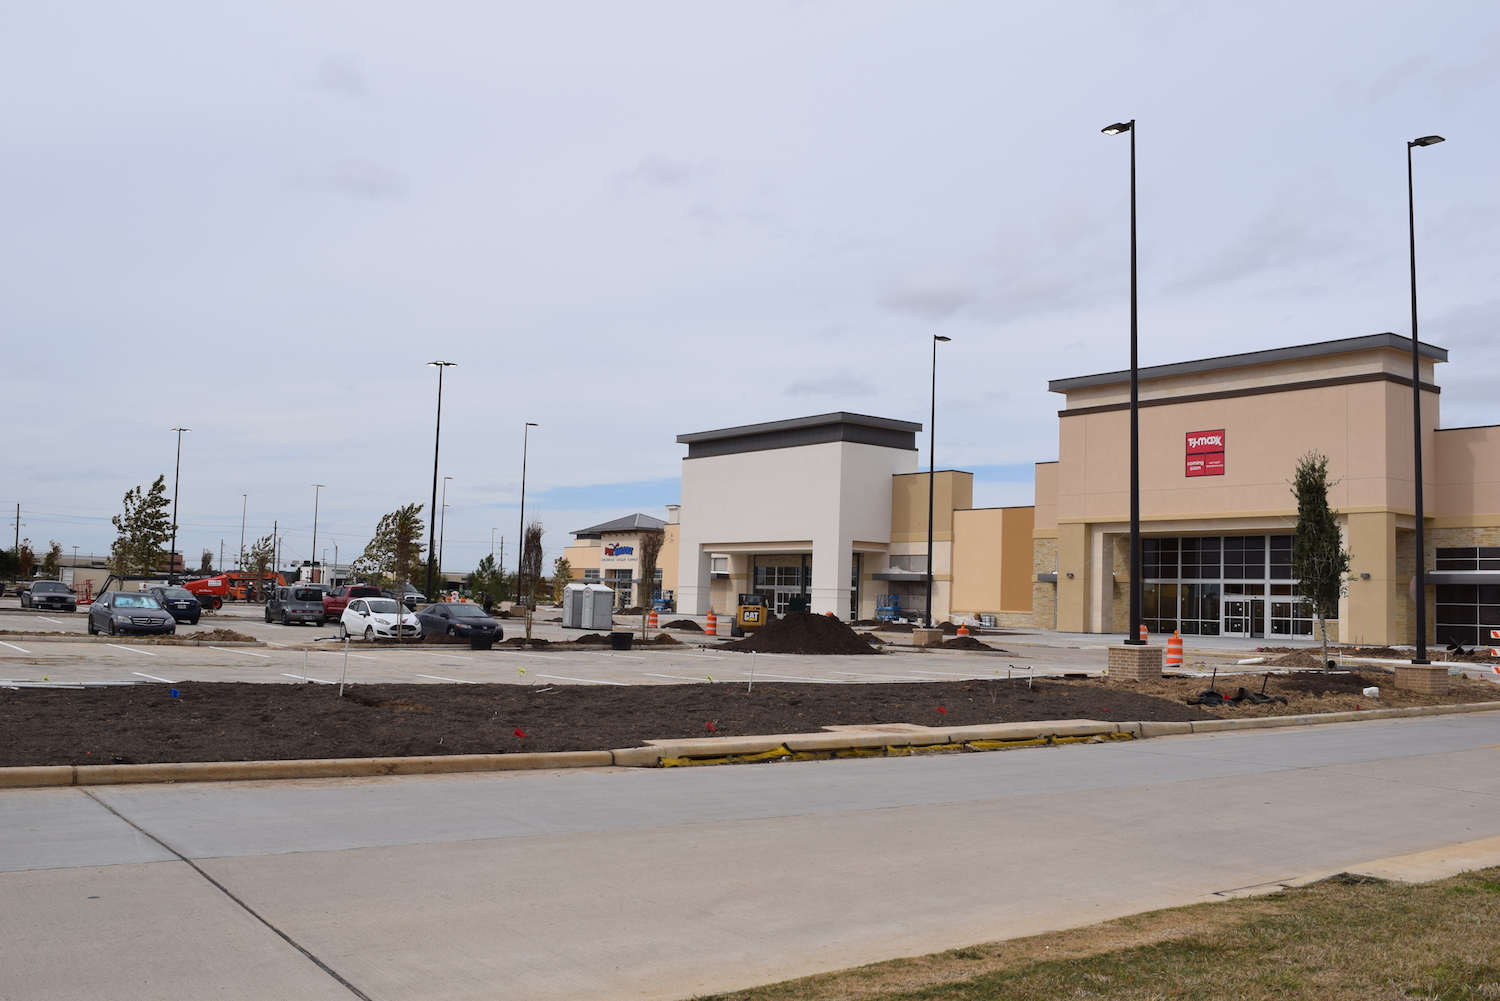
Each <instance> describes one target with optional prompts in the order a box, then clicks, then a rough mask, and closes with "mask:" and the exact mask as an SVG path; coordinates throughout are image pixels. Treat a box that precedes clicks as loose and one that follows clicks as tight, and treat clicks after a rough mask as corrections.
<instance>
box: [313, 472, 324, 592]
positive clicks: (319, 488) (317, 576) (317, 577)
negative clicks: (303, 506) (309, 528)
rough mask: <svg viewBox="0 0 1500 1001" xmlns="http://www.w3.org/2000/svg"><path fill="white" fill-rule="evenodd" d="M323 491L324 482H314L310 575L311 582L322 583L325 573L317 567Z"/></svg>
mask: <svg viewBox="0 0 1500 1001" xmlns="http://www.w3.org/2000/svg"><path fill="white" fill-rule="evenodd" d="M322 493H323V484H321V483H314V484H313V543H312V559H313V566H312V568H311V572H310V576H311V577H312V580H311V582H310V583H313V584H318V583H321V582H322V580H323V575H322V574H321V573H319V572H318V567H317V562H318V498H319V496H320V495H321V494H322Z"/></svg>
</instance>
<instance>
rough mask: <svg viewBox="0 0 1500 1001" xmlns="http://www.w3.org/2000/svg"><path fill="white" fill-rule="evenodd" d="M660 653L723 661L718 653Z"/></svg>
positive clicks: (665, 651)
mask: <svg viewBox="0 0 1500 1001" xmlns="http://www.w3.org/2000/svg"><path fill="white" fill-rule="evenodd" d="M662 653H664V654H666V655H667V656H668V657H703V658H705V659H707V660H723V659H724V655H723V654H718V653H679V652H678V651H676V650H663V651H662ZM766 656H768V657H769V656H770V654H766Z"/></svg>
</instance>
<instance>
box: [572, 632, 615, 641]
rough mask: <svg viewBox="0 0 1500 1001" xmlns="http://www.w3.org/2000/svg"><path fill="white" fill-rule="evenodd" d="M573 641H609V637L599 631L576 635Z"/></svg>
mask: <svg viewBox="0 0 1500 1001" xmlns="http://www.w3.org/2000/svg"><path fill="white" fill-rule="evenodd" d="M573 642H574V643H608V642H609V637H608V636H602V635H600V634H599V633H584V634H583V635H582V636H580V637H578V638H577V639H576V640H574V641H573Z"/></svg>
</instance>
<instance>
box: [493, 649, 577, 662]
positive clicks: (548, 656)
mask: <svg viewBox="0 0 1500 1001" xmlns="http://www.w3.org/2000/svg"><path fill="white" fill-rule="evenodd" d="M505 652H506V654H507V655H508V656H511V657H530V658H531V659H532V660H566V659H567V658H565V657H559V656H558V655H557V654H555V653H520V652H519V651H516V650H507V651H505Z"/></svg>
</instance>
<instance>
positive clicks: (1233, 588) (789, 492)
mask: <svg viewBox="0 0 1500 1001" xmlns="http://www.w3.org/2000/svg"><path fill="white" fill-rule="evenodd" d="M1410 344H1411V342H1410V341H1409V340H1408V339H1407V338H1404V337H1398V336H1396V335H1394V334H1376V335H1372V336H1367V337H1355V338H1348V339H1345V340H1337V341H1325V342H1322V343H1317V344H1305V345H1299V346H1295V347H1290V348H1280V349H1276V350H1270V351H1256V352H1251V353H1248V354H1239V355H1228V356H1224V357H1219V358H1208V359H1204V360H1201V361H1190V362H1182V363H1178V364H1172V365H1159V366H1155V367H1151V368H1145V369H1142V370H1141V372H1140V396H1141V411H1140V414H1141V517H1142V533H1143V563H1144V582H1143V583H1144V591H1145V599H1146V600H1145V617H1146V621H1147V625H1148V627H1149V628H1150V629H1151V630H1152V631H1153V632H1166V633H1170V632H1172V631H1173V630H1180V631H1181V632H1182V633H1183V634H1184V635H1238V636H1245V637H1261V636H1264V637H1268V638H1269V637H1274V636H1292V635H1304V636H1306V635H1310V634H1311V632H1312V624H1311V621H1310V619H1309V617H1308V615H1307V613H1306V610H1305V609H1304V608H1303V607H1302V605H1301V604H1300V602H1299V601H1298V600H1297V597H1296V585H1295V582H1294V581H1293V580H1292V575H1291V564H1290V560H1291V535H1292V532H1293V529H1294V528H1295V524H1296V502H1295V498H1294V496H1293V494H1292V492H1291V486H1290V480H1291V478H1292V475H1293V471H1294V470H1295V468H1296V464H1297V460H1298V459H1299V458H1300V457H1301V456H1302V455H1304V454H1306V453H1308V452H1313V451H1316V452H1320V453H1322V454H1324V455H1326V456H1328V459H1329V472H1330V478H1331V479H1332V480H1334V481H1336V482H1335V485H1334V486H1333V488H1332V490H1331V492H1330V498H1329V500H1330V503H1331V504H1332V506H1333V507H1334V509H1335V510H1336V511H1338V513H1339V520H1340V522H1341V524H1342V526H1343V529H1344V537H1345V544H1346V546H1347V548H1348V549H1349V551H1350V554H1351V556H1352V568H1353V570H1354V575H1355V576H1354V579H1353V580H1351V581H1350V582H1349V585H1348V596H1347V597H1346V598H1345V599H1344V601H1343V602H1342V604H1341V606H1340V615H1339V621H1338V623H1337V630H1338V638H1340V639H1342V640H1345V641H1359V642H1363V643H1367V644H1384V643H1403V642H1410V641H1411V638H1412V636H1413V634H1414V619H1413V615H1412V613H1413V607H1414V606H1413V603H1412V601H1411V599H1410V597H1409V583H1410V581H1411V579H1412V576H1413V574H1414V572H1415V564H1414V561H1413V552H1412V547H1413V538H1414V532H1413V491H1412V462H1411V454H1412V447H1411V445H1412V442H1411V433H1412V421H1411V380H1410V372H1411V353H1410ZM1421 354H1422V359H1423V361H1422V386H1423V390H1424V393H1423V405H1422V418H1423V426H1424V431H1423V435H1424V437H1423V456H1424V459H1425V470H1424V471H1425V484H1426V486H1425V497H1426V517H1427V525H1426V527H1427V532H1426V538H1427V545H1428V552H1427V569H1428V571H1429V574H1428V581H1429V584H1430V586H1429V588H1428V593H1427V595H1426V596H1425V604H1426V612H1427V616H1428V620H1429V624H1430V628H1431V629H1433V630H1435V631H1434V632H1431V633H1430V635H1433V636H1434V637H1436V638H1437V639H1439V640H1442V641H1444V642H1447V641H1450V640H1452V639H1461V640H1463V641H1465V642H1469V643H1473V642H1476V641H1487V640H1488V638H1489V629H1490V628H1492V627H1493V628H1500V426H1490V427H1473V428H1449V429H1442V428H1440V427H1439V424H1440V421H1439V401H1440V395H1439V389H1438V386H1437V383H1436V378H1435V374H1434V370H1435V366H1436V364H1437V363H1438V362H1445V361H1447V357H1448V356H1447V352H1446V351H1444V350H1443V349H1442V348H1437V347H1433V346H1430V345H1423V346H1422V348H1421ZM1050 388H1051V390H1052V391H1053V392H1057V393H1060V394H1062V395H1063V397H1064V399H1065V401H1066V405H1065V406H1064V408H1063V409H1062V410H1061V411H1060V412H1059V415H1058V417H1059V420H1058V423H1059V429H1058V460H1057V461H1056V462H1044V463H1038V464H1037V467H1036V491H1035V506H1034V507H1007V508H975V507H973V503H972V499H973V476H972V475H971V474H969V473H966V472H962V471H956V470H940V471H938V472H937V474H936V483H935V486H936V502H935V504H934V511H933V514H934V519H933V520H934V529H935V531H934V546H933V553H932V557H933V576H934V587H933V613H934V619H947V618H950V617H957V616H961V617H966V618H976V619H977V618H984V617H993V621H994V622H996V623H997V624H1000V625H1010V626H1036V627H1041V628H1049V629H1050V628H1056V629H1059V630H1062V631H1068V632H1093V633H1104V632H1116V633H1118V632H1123V631H1124V630H1125V628H1126V622H1127V618H1128V610H1127V605H1126V602H1127V597H1128V593H1129V579H1128V574H1129V558H1128V552H1127V550H1128V539H1129V536H1128V530H1129V525H1128V512H1129V493H1128V489H1129V402H1128V401H1129V373H1128V372H1110V373H1105V374H1102V375H1091V376H1081V377H1077V378H1068V379H1059V380H1055V381H1053V382H1052V383H1051V384H1050ZM921 430H922V427H921V425H920V424H914V423H910V422H906V421H899V420H891V419H888V418H881V417H869V416H865V415H860V414H848V413H833V414H824V415H821V416H817V417H807V418H800V419H796V420H788V421H776V422H772V423H767V424H755V425H749V426H745V427H735V428H726V429H723V430H718V431H706V432H700V433H695V434H685V435H681V436H680V437H679V438H678V441H679V442H681V443H683V444H686V445H687V447H688V454H687V457H686V458H685V459H684V460H683V471H682V505H681V509H680V511H676V510H674V511H673V512H672V516H673V517H672V518H671V519H669V522H670V523H669V524H667V525H664V526H662V527H661V529H660V530H662V531H664V532H665V533H666V540H665V545H664V546H663V551H662V557H661V564H662V575H661V586H662V587H663V588H664V589H665V590H667V591H673V592H675V596H676V599H677V608H678V610H679V611H680V612H684V613H690V614H693V613H696V614H702V613H705V612H707V611H708V610H709V609H710V608H712V609H713V610H714V611H716V612H718V613H720V614H723V613H724V612H727V611H729V610H731V609H732V608H733V606H734V604H735V603H736V601H737V598H738V595H739V594H742V593H745V592H749V591H757V592H760V593H762V594H765V595H767V596H768V597H769V598H770V599H771V600H772V601H773V602H774V604H775V605H776V606H777V608H778V609H784V608H785V607H786V604H787V602H788V601H789V600H790V598H791V597H792V596H793V595H805V596H806V598H807V600H808V602H809V606H810V607H811V608H812V610H813V611H816V612H833V613H834V614H836V615H838V616H840V617H842V618H873V617H875V616H876V615H877V614H882V613H887V612H889V611H890V610H891V609H892V608H895V609H899V613H900V614H902V615H904V616H908V617H910V616H916V615H920V614H921V612H922V610H923V608H924V607H925V604H924V601H925V584H924V581H925V578H924V574H925V572H926V558H927V553H926V549H927V542H926V540H927V473H926V472H925V471H924V472H918V453H917V436H918V432H920V431H921ZM642 517H643V516H642ZM624 520H625V521H630V519H624ZM613 526H614V523H611V526H610V527H613ZM602 527H606V526H594V530H592V531H590V530H581V532H580V533H579V534H580V535H581V536H582V535H590V534H592V535H594V536H595V537H594V538H593V539H585V538H580V542H579V544H580V545H585V544H587V545H595V546H597V545H598V544H599V542H600V541H601V540H600V539H599V538H598V536H599V535H601V534H602V535H604V537H605V538H606V539H607V538H608V537H609V533H608V532H604V533H600V532H599V531H598V529H600V528H602ZM619 527H620V528H626V527H627V526H624V525H620V526H619ZM628 529H629V530H630V531H632V532H636V533H638V532H639V531H640V530H642V529H649V526H647V525H645V524H644V523H642V522H639V521H632V522H631V523H630V524H629V526H628ZM572 552H573V550H571V549H570V553H572ZM580 555H582V554H581V553H580ZM601 569H602V568H601Z"/></svg>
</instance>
